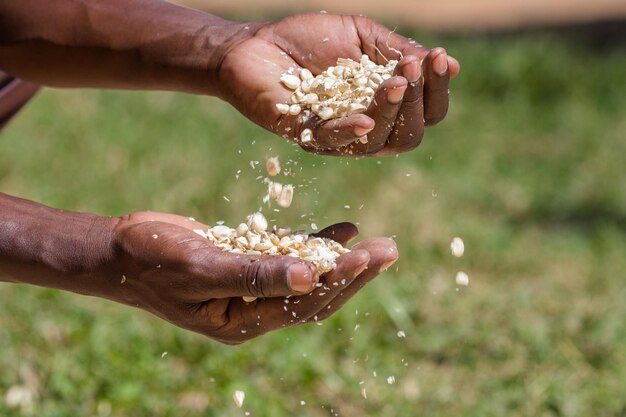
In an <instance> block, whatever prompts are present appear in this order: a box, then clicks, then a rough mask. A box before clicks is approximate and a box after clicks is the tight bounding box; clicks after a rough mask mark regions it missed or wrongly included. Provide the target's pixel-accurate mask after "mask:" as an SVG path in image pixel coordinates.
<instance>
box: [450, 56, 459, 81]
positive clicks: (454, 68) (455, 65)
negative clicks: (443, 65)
mask: <svg viewBox="0 0 626 417" xmlns="http://www.w3.org/2000/svg"><path fill="white" fill-rule="evenodd" d="M448 71H449V72H450V79H451V80H453V79H455V78H456V77H457V76H458V75H459V73H460V72H461V64H459V61H457V60H456V59H455V58H453V57H451V56H450V55H448Z"/></svg>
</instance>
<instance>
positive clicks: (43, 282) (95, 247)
mask: <svg viewBox="0 0 626 417" xmlns="http://www.w3.org/2000/svg"><path fill="white" fill-rule="evenodd" d="M114 223H115V219H112V218H108V217H100V216H96V215H93V214H87V213H76V212H68V211H63V210H57V209H53V208H50V207H46V206H44V205H41V204H38V203H34V202H32V201H28V200H23V199H20V198H15V197H11V196H8V195H6V194H2V193H0V281H9V282H19V283H29V284H34V285H39V286H44V287H50V288H60V289H65V290H69V291H74V292H88V293H91V292H92V290H95V289H97V288H98V287H99V286H100V285H99V283H95V282H85V280H93V279H92V278H91V277H92V272H93V271H95V270H97V269H98V268H99V266H100V265H102V264H104V263H105V262H106V261H107V260H108V259H109V258H110V257H111V235H112V231H113V227H112V226H113V225H114ZM87 288H91V289H92V290H86V289H87Z"/></svg>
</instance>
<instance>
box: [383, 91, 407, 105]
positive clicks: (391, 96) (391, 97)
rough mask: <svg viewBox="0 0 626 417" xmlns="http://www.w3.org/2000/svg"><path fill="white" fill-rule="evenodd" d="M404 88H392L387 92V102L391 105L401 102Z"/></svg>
mask: <svg viewBox="0 0 626 417" xmlns="http://www.w3.org/2000/svg"><path fill="white" fill-rule="evenodd" d="M405 90H406V88H393V89H391V90H389V92H388V93H387V101H388V102H390V103H391V104H398V103H400V102H401V101H402V97H404V91H405Z"/></svg>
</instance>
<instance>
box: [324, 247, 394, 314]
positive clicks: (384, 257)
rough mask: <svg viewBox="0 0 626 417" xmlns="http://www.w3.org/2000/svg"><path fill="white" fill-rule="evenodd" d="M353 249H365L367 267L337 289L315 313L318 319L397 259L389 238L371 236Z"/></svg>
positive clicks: (351, 295)
mask: <svg viewBox="0 0 626 417" xmlns="http://www.w3.org/2000/svg"><path fill="white" fill-rule="evenodd" d="M352 249H353V250H366V251H367V252H369V255H370V260H369V263H368V265H367V268H366V269H365V270H364V271H363V272H362V273H361V274H360V275H359V276H358V277H357V278H356V279H354V280H353V281H352V283H351V284H350V285H348V286H347V287H345V288H344V289H342V290H341V291H339V293H338V294H337V295H336V296H335V298H333V300H332V301H331V302H330V303H329V304H328V305H326V306H324V307H323V308H322V309H321V310H320V311H318V312H317V313H316V315H317V319H318V320H324V319H326V318H328V317H329V316H331V315H332V314H333V313H334V312H336V311H337V310H339V309H340V308H341V307H343V306H344V305H345V304H346V303H347V302H348V300H350V298H352V297H353V296H354V295H355V294H356V293H357V292H359V290H361V289H362V288H363V287H364V286H365V285H366V284H367V283H369V282H371V281H372V280H373V279H374V278H376V277H377V276H378V275H379V274H380V273H381V272H383V271H385V270H386V269H388V268H389V267H390V266H391V265H393V263H394V262H395V261H396V260H398V249H397V247H396V243H395V242H394V241H393V240H392V239H390V238H384V237H383V238H373V239H368V240H364V241H363V242H361V243H359V244H357V245H355V246H353V248H352Z"/></svg>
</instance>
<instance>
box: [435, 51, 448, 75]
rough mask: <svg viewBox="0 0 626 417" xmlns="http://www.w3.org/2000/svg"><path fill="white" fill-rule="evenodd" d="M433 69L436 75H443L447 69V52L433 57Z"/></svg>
mask: <svg viewBox="0 0 626 417" xmlns="http://www.w3.org/2000/svg"><path fill="white" fill-rule="evenodd" d="M433 69H434V70H435V72H436V73H437V74H438V75H440V76H443V75H445V74H446V71H448V55H447V54H439V55H437V58H435V61H434V62H433Z"/></svg>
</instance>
